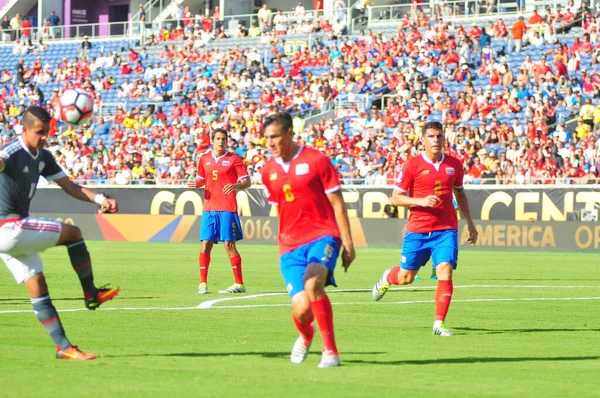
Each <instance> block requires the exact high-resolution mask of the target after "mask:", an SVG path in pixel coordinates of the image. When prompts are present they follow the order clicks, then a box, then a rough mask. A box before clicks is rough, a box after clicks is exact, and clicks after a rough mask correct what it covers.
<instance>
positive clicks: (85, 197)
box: [54, 177, 118, 213]
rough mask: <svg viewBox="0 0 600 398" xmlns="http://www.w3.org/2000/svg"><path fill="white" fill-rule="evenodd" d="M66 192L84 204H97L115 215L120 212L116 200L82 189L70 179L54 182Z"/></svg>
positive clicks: (64, 178) (59, 179)
mask: <svg viewBox="0 0 600 398" xmlns="http://www.w3.org/2000/svg"><path fill="white" fill-rule="evenodd" d="M54 182H56V183H57V184H58V186H60V187H61V188H62V190H63V191H65V192H66V193H67V194H68V195H69V196H72V197H74V198H75V199H79V200H81V201H83V202H91V203H97V204H99V205H100V206H102V207H103V208H104V209H106V211H108V212H109V213H114V212H116V211H117V210H118V206H117V201H116V200H114V199H107V198H106V197H105V196H104V195H101V194H97V193H96V192H94V191H92V190H91V189H87V188H85V187H82V186H81V185H79V184H76V183H74V182H73V181H71V179H69V177H62V178H58V179H56V180H54Z"/></svg>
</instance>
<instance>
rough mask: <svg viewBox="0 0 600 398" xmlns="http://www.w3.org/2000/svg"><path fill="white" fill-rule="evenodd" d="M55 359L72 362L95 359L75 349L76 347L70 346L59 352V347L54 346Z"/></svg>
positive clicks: (92, 355) (93, 356)
mask: <svg viewBox="0 0 600 398" xmlns="http://www.w3.org/2000/svg"><path fill="white" fill-rule="evenodd" d="M56 358H57V359H70V360H74V361H89V360H90V359H96V355H94V354H89V353H87V354H86V353H85V352H83V351H81V350H80V349H79V348H77V346H71V347H69V348H67V349H66V350H61V349H60V347H59V346H56Z"/></svg>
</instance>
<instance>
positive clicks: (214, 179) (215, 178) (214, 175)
mask: <svg viewBox="0 0 600 398" xmlns="http://www.w3.org/2000/svg"><path fill="white" fill-rule="evenodd" d="M212 178H213V181H217V170H213V172H212Z"/></svg>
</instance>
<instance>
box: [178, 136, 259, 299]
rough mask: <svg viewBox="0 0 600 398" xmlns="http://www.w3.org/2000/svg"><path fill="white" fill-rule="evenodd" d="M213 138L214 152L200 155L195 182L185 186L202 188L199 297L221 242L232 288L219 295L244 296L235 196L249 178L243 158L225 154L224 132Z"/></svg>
mask: <svg viewBox="0 0 600 398" xmlns="http://www.w3.org/2000/svg"><path fill="white" fill-rule="evenodd" d="M212 136H213V150H212V151H211V152H207V153H205V154H203V155H202V156H200V160H199V161H198V179H196V180H190V182H189V183H188V186H189V187H190V188H200V187H204V209H203V211H202V226H201V229H200V241H201V242H202V251H201V252H200V256H199V258H198V262H199V265H200V285H199V286H198V294H206V293H208V266H209V264H210V252H211V250H212V248H213V245H214V244H215V243H219V242H223V244H224V246H225V251H226V252H227V254H228V255H229V261H230V263H231V270H232V271H233V277H234V283H233V285H231V286H229V287H228V288H227V289H225V290H221V291H219V293H244V292H246V287H245V286H244V280H243V278H242V257H241V256H240V253H239V252H238V251H237V248H236V246H235V242H236V241H238V240H242V239H243V235H242V226H241V223H240V218H239V216H238V214H237V210H238V208H237V200H236V196H235V194H236V191H238V190H240V189H246V188H248V187H249V186H250V178H249V176H248V169H247V168H246V165H245V164H244V161H243V160H242V158H240V157H239V156H238V155H236V154H233V153H230V152H228V151H227V131H225V130H223V129H216V130H215V131H214V132H213V134H212Z"/></svg>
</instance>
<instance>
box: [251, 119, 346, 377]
mask: <svg viewBox="0 0 600 398" xmlns="http://www.w3.org/2000/svg"><path fill="white" fill-rule="evenodd" d="M264 137H265V139H266V141H267V148H268V149H269V150H270V151H271V155H272V157H271V158H270V159H269V161H268V162H267V163H266V164H265V165H264V166H263V168H262V171H261V174H262V181H263V184H264V186H265V188H266V190H267V198H268V201H269V203H271V204H273V205H276V206H277V210H278V213H279V235H278V239H279V253H280V256H281V257H280V268H281V273H282V275H283V279H284V283H285V286H286V288H287V290H288V292H289V295H290V298H291V300H292V317H293V319H294V323H295V325H296V328H297V329H298V331H299V332H300V337H298V339H297V340H296V342H295V344H294V346H293V347H292V353H291V358H290V359H291V361H292V362H293V363H301V362H303V361H304V360H305V359H306V357H307V355H308V350H309V348H310V346H311V343H312V340H313V336H314V334H315V328H314V326H313V321H314V319H315V318H316V320H317V324H318V325H319V332H320V333H321V337H322V339H323V351H322V357H321V362H320V363H319V368H329V367H333V366H339V365H340V358H339V354H338V349H337V347H336V344H335V337H334V332H333V310H332V308H331V302H330V301H329V297H327V294H325V286H327V285H333V286H336V284H335V280H334V278H333V271H334V269H335V263H336V260H337V258H338V254H339V250H340V243H341V245H342V246H343V247H344V251H343V252H342V264H343V267H344V271H347V270H348V267H349V266H350V263H352V261H353V260H354V257H355V253H354V245H353V243H352V236H351V234H350V225H349V222H348V215H347V213H346V207H345V205H344V200H343V198H342V193H341V190H340V188H341V186H340V182H339V180H338V179H337V177H336V171H335V169H334V167H333V165H332V164H331V162H330V161H329V159H327V157H326V156H324V155H323V154H321V153H320V152H318V151H315V150H314V149H312V148H305V147H301V146H299V145H297V144H296V143H295V142H294V141H293V138H294V132H293V129H292V117H291V116H290V115H289V114H288V113H283V112H282V113H276V114H273V115H271V116H269V117H268V118H267V119H266V120H265V123H264Z"/></svg>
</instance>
